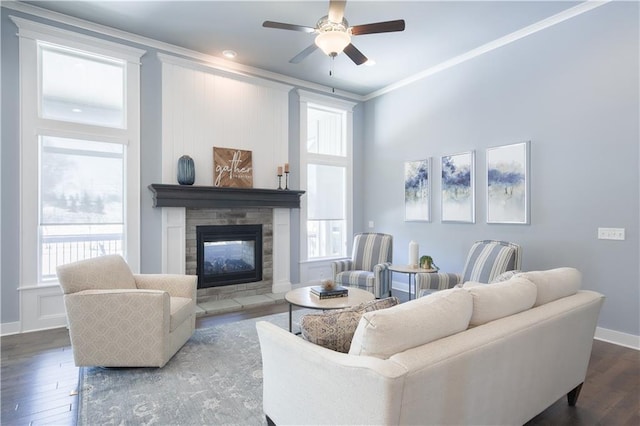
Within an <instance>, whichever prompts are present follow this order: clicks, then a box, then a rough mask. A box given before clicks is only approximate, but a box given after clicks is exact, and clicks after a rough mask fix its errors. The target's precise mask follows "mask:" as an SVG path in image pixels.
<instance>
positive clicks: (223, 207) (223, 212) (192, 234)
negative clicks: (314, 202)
mask: <svg viewBox="0 0 640 426" xmlns="http://www.w3.org/2000/svg"><path fill="white" fill-rule="evenodd" d="M149 190H150V191H151V192H152V193H153V207H156V208H162V272H163V273H168V274H185V273H186V274H195V270H196V262H197V259H196V252H195V243H194V248H193V249H192V250H191V251H189V250H190V246H189V247H187V244H188V243H187V240H188V239H190V238H193V239H194V240H195V238H196V231H195V226H197V225H207V224H233V223H237V224H249V223H254V224H258V223H261V224H262V225H263V231H262V234H263V279H262V281H260V282H256V283H245V284H237V285H229V286H224V287H212V288H208V289H199V290H198V304H199V305H200V304H201V303H206V302H209V301H212V303H215V302H216V301H221V302H224V301H231V300H235V299H238V298H244V299H247V298H252V297H253V298H255V297H259V296H260V295H267V294H268V295H273V294H282V293H285V292H287V291H289V290H291V281H290V239H291V231H290V228H291V223H290V209H294V208H300V197H301V196H302V194H304V192H305V191H299V190H288V191H285V190H272V189H261V188H216V187H211V186H196V185H194V186H182V185H170V184H151V185H149ZM269 246H270V247H269Z"/></svg>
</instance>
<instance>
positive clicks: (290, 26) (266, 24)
mask: <svg viewBox="0 0 640 426" xmlns="http://www.w3.org/2000/svg"><path fill="white" fill-rule="evenodd" d="M262 26H263V27H265V28H277V29H280V30H292V31H302V32H303V33H313V32H315V31H316V29H315V28H312V27H305V26H303V25H293V24H283V23H282V22H273V21H264V22H263V23H262Z"/></svg>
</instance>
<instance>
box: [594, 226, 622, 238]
mask: <svg viewBox="0 0 640 426" xmlns="http://www.w3.org/2000/svg"><path fill="white" fill-rule="evenodd" d="M598 239H599V240H624V228H598Z"/></svg>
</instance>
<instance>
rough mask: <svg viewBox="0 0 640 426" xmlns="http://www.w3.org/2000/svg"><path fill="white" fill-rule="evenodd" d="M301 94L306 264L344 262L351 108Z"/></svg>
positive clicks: (348, 213) (348, 209)
mask: <svg viewBox="0 0 640 426" xmlns="http://www.w3.org/2000/svg"><path fill="white" fill-rule="evenodd" d="M352 107H353V104H350V103H341V102H339V103H337V104H336V101H334V100H329V99H327V100H325V99H323V98H321V97H318V96H312V95H309V94H301V110H302V112H303V113H301V120H302V117H306V118H305V119H304V122H303V123H301V125H302V127H303V131H302V132H301V133H302V134H303V136H304V140H303V143H304V145H303V146H302V147H301V168H302V169H303V173H302V176H301V177H302V180H303V182H301V184H302V187H303V188H306V191H307V193H306V202H304V203H303V208H302V214H303V215H304V216H303V217H305V218H306V221H305V223H304V224H303V225H304V226H303V228H304V230H303V231H302V233H303V240H304V241H303V247H304V250H303V254H306V257H305V259H306V260H317V259H323V258H335V257H344V256H346V254H347V237H348V236H349V235H350V233H351V174H352V172H351V163H352V161H351V108H352Z"/></svg>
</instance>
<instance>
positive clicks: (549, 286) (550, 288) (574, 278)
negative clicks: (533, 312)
mask: <svg viewBox="0 0 640 426" xmlns="http://www.w3.org/2000/svg"><path fill="white" fill-rule="evenodd" d="M520 276H521V277H524V278H526V279H528V280H529V281H531V282H533V283H534V284H535V285H536V287H537V288H538V295H537V297H536V303H535V304H534V305H533V306H540V305H544V304H545V303H549V302H552V301H554V300H556V299H560V298H562V297H567V296H571V295H572V294H576V292H577V291H578V290H579V289H580V286H581V283H582V274H581V273H580V271H578V270H577V269H575V268H556V269H549V270H547V271H531V272H523V273H522V275H520Z"/></svg>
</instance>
